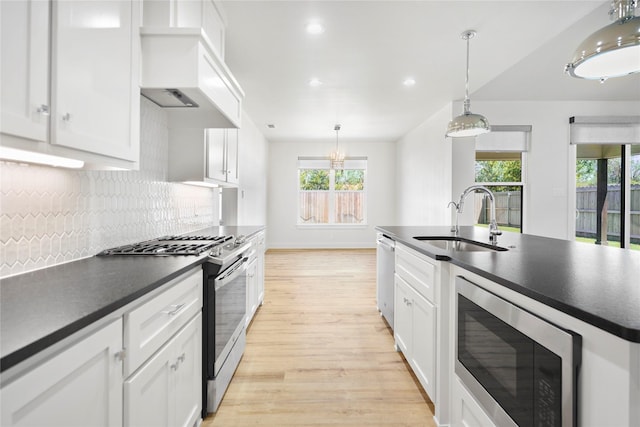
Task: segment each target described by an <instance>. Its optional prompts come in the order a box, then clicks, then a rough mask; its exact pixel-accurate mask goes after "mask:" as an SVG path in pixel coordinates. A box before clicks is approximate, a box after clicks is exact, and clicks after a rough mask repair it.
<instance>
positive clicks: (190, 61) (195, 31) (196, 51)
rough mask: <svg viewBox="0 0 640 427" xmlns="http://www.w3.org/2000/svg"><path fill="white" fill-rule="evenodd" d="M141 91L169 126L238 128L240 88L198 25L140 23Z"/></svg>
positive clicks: (240, 106) (240, 114) (240, 107)
mask: <svg viewBox="0 0 640 427" xmlns="http://www.w3.org/2000/svg"><path fill="white" fill-rule="evenodd" d="M140 35H141V40H142V67H141V68H142V72H141V94H142V95H143V96H145V97H146V98H148V99H150V100H151V101H153V102H155V103H156V104H157V105H159V106H161V107H163V108H166V109H167V110H168V112H169V127H173V128H196V127H197V128H202V129H205V128H239V127H240V118H241V116H242V99H243V98H244V92H243V91H242V88H241V87H240V85H239V84H238V82H237V81H236V79H235V78H234V76H233V74H232V73H231V71H230V70H229V68H228V67H227V65H226V64H225V63H224V61H223V60H222V59H221V58H220V57H219V55H218V53H217V52H216V51H215V50H214V49H212V47H211V44H210V41H209V39H208V37H207V35H206V33H205V32H204V31H203V30H202V29H200V28H184V27H182V28H175V27H174V28H168V27H143V28H141V29H140Z"/></svg>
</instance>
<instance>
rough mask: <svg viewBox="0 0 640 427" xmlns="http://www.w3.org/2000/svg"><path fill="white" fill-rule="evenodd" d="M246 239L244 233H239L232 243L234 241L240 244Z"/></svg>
mask: <svg viewBox="0 0 640 427" xmlns="http://www.w3.org/2000/svg"><path fill="white" fill-rule="evenodd" d="M246 240H247V237H246V236H245V235H244V234H241V235H239V236H238V237H236V240H235V242H234V243H235V244H236V245H241V244H243V243H244V242H245V241H246Z"/></svg>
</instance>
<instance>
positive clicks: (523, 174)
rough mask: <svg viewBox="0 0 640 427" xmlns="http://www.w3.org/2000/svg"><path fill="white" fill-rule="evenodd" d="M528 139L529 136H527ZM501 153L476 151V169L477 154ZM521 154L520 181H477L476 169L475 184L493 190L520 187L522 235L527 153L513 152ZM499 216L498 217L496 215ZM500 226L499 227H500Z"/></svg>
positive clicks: (522, 229) (521, 229)
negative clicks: (493, 188)
mask: <svg viewBox="0 0 640 427" xmlns="http://www.w3.org/2000/svg"><path fill="white" fill-rule="evenodd" d="M527 138H528V136H527ZM479 152H483V153H500V152H502V151H497V150H496V151H489V150H475V151H474V163H473V164H474V168H475V164H476V162H477V161H478V159H477V153H479ZM512 152H517V153H519V154H520V181H489V182H486V181H476V180H475V178H476V173H475V169H474V177H473V178H474V184H476V185H482V186H485V187H487V188H488V189H489V190H491V191H492V192H493V190H492V187H520V233H524V228H525V227H524V218H525V215H524V210H525V192H526V191H527V184H526V183H527V179H526V178H527V154H528V153H527V151H516V150H514V151H512ZM497 160H509V159H497ZM496 216H497V215H496ZM499 226H500V225H498V227H499Z"/></svg>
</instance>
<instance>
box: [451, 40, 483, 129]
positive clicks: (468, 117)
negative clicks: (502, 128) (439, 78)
mask: <svg viewBox="0 0 640 427" xmlns="http://www.w3.org/2000/svg"><path fill="white" fill-rule="evenodd" d="M475 35H476V32H475V31H474V30H467V31H465V32H464V33H462V34H461V35H460V36H461V37H462V39H463V40H466V41H467V77H466V85H465V94H464V112H463V113H462V114H461V115H459V116H458V117H455V118H454V119H453V120H451V121H450V122H449V126H448V127H447V133H446V136H450V137H453V138H460V137H465V136H476V135H481V134H483V133H487V132H490V131H491V126H489V121H488V120H487V119H486V117H484V116H483V115H481V114H473V113H472V112H471V101H470V100H469V40H470V39H472V38H473V37H475Z"/></svg>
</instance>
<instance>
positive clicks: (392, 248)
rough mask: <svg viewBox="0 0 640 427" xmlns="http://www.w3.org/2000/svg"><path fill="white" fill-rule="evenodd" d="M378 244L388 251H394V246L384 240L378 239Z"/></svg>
mask: <svg viewBox="0 0 640 427" xmlns="http://www.w3.org/2000/svg"><path fill="white" fill-rule="evenodd" d="M378 244H379V245H380V246H382V249H384V250H387V251H389V252H393V251H395V250H396V248H394V247H393V246H390V245H388V244H387V243H385V242H384V241H382V240H378Z"/></svg>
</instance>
